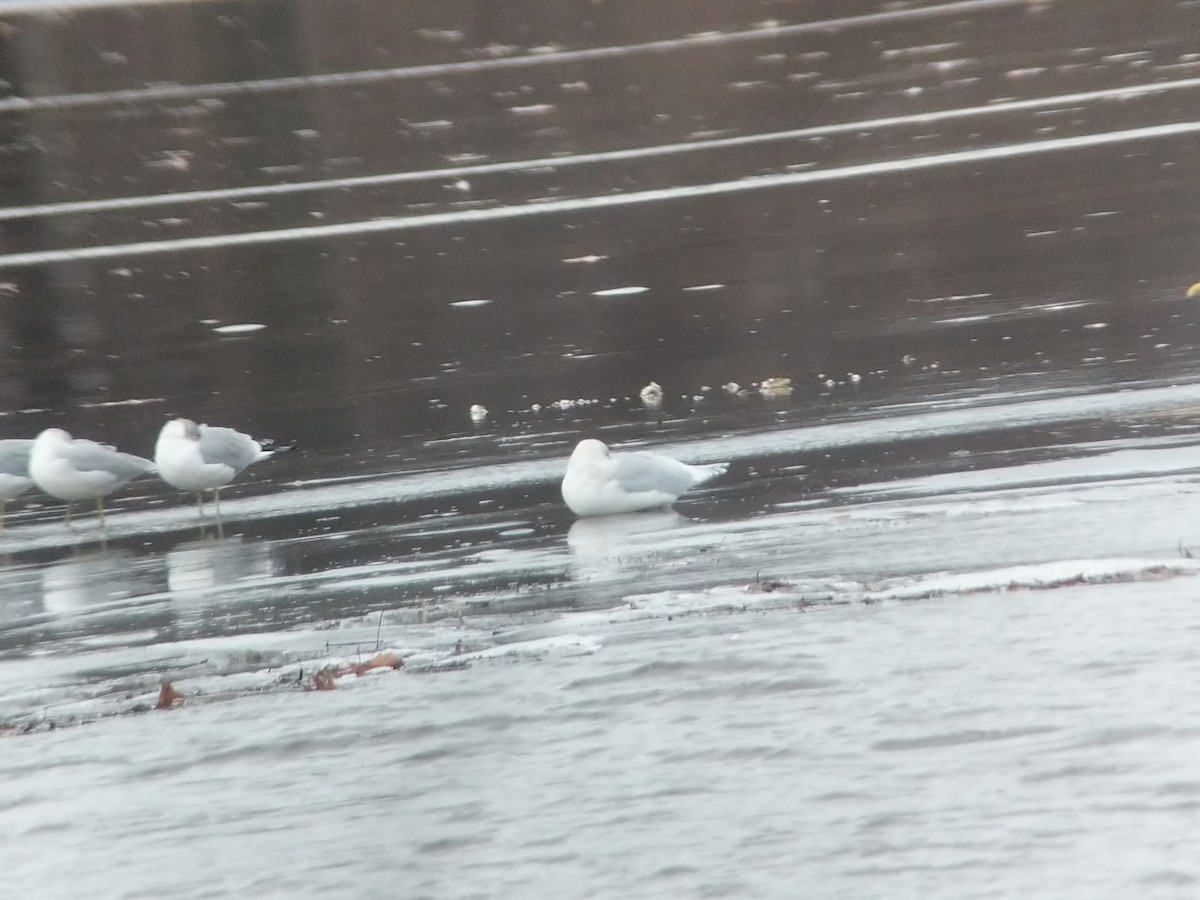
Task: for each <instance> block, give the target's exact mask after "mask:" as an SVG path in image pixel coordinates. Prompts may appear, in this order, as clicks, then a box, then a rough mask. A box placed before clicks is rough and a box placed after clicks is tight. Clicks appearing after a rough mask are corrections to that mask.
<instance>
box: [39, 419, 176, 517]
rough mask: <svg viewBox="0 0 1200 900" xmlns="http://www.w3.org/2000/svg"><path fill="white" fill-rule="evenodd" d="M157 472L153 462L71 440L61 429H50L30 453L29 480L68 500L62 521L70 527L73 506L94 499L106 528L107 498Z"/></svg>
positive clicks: (54, 495) (78, 440)
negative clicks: (132, 482) (119, 489)
mask: <svg viewBox="0 0 1200 900" xmlns="http://www.w3.org/2000/svg"><path fill="white" fill-rule="evenodd" d="M153 471H154V463H152V462H150V460H148V459H142V458H141V457H140V456H134V455H133V454H131V453H121V452H120V451H119V450H116V449H115V448H113V447H109V446H108V445H106V444H97V443H96V442H95V441H88V440H84V439H82V438H72V437H71V435H69V434H67V432H65V431H63V430H62V429H61V428H47V429H46V430H45V431H43V432H41V433H40V434H39V435H38V436H37V437H36V438H35V439H34V441H33V446H32V447H31V448H30V452H29V477H30V478H32V479H33V481H34V484H36V485H37V486H38V487H39V488H41V489H42V490H43V491H45V492H46V493H47V494H50V495H51V496H52V497H57V498H58V499H59V500H65V501H67V511H66V513H65V514H64V516H63V522H65V523H66V524H67V525H70V524H71V507H72V505H73V504H74V503H76V502H77V501H79V500H95V501H96V512H97V513H99V515H100V527H101V528H104V498H105V497H106V496H107V495H108V494H111V493H112V492H113V491H115V490H116V489H117V488H119V487H121V486H123V485H125V484H127V483H129V482H130V481H133V479H135V478H137V477H138V476H139V475H145V474H146V473H147V472H153Z"/></svg>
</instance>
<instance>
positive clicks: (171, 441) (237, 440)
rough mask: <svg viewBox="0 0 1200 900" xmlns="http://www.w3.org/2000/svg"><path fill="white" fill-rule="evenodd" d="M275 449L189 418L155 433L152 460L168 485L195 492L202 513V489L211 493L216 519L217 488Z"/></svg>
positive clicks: (230, 429) (232, 431) (219, 492)
mask: <svg viewBox="0 0 1200 900" xmlns="http://www.w3.org/2000/svg"><path fill="white" fill-rule="evenodd" d="M274 452H275V451H273V450H264V449H263V447H262V444H260V443H259V442H258V441H256V440H254V438H252V437H250V435H248V434H242V433H241V432H240V431H235V430H234V429H232V428H220V427H216V426H213V425H197V424H196V423H195V422H193V421H192V420H191V419H172V420H171V421H170V422H168V423H167V424H166V425H164V426H163V427H162V431H160V432H159V433H158V443H157V444H155V446H154V462H155V464H156V465H157V466H158V474H159V476H160V477H161V478H162V480H163V481H165V482H166V483H167V484H169V485H171V487H174V488H178V489H179V490H181V491H195V492H196V506H197V508H198V509H199V510H200V515H201V516H203V515H204V492H205V491H212V492H213V502H214V503H215V504H216V508H217V518H220V516H221V488H222V487H223V486H224V485H227V484H229V482H231V481H233V479H234V477H235V476H236V475H237V474H238V473H239V472H241V471H242V469H244V468H246V466H248V465H250V464H251V463H255V462H258V461H259V460H262V459H266V458H267V457H268V456H271V455H272V454H273V453H274Z"/></svg>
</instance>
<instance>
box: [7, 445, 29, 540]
mask: <svg viewBox="0 0 1200 900" xmlns="http://www.w3.org/2000/svg"><path fill="white" fill-rule="evenodd" d="M32 449H33V441H32V440H28V439H20V438H12V439H9V440H6V441H0V531H3V530H4V510H5V507H6V506H8V501H9V500H15V499H16V498H17V497H20V496H21V495H22V494H23V493H25V492H26V491H27V490H29V489H30V488H31V487H33V479H32V478H30V477H29V451H30V450H32Z"/></svg>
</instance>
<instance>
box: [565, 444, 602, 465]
mask: <svg viewBox="0 0 1200 900" xmlns="http://www.w3.org/2000/svg"><path fill="white" fill-rule="evenodd" d="M607 460H608V445H607V444H605V443H604V441H598V440H596V439H595V438H588V439H587V440H583V441H580V442H579V443H578V444H576V445H575V452H574V453H572V454H571V461H570V462H569V463H568V465H569V466H594V465H596V464H597V463H602V462H606V461H607Z"/></svg>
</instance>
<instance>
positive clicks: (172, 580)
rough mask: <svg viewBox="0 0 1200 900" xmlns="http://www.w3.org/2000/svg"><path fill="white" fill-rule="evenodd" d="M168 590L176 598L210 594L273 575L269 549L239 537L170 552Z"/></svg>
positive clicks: (181, 546)
mask: <svg viewBox="0 0 1200 900" xmlns="http://www.w3.org/2000/svg"><path fill="white" fill-rule="evenodd" d="M166 560H167V589H168V590H169V591H170V592H171V594H172V596H173V597H186V596H188V595H200V594H208V593H209V592H211V591H213V590H215V589H218V588H221V587H227V586H229V585H231V584H235V583H237V582H241V581H245V580H247V579H252V578H264V577H270V576H271V575H273V574H274V571H273V566H272V563H271V554H270V545H269V544H267V543H265V542H263V541H246V540H243V539H242V538H241V537H240V536H239V537H231V538H227V539H224V540H196V541H188V542H187V543H184V544H179V545H178V546H176V547H175V548H174V549H172V550H170V551H168V553H167V555H166Z"/></svg>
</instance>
